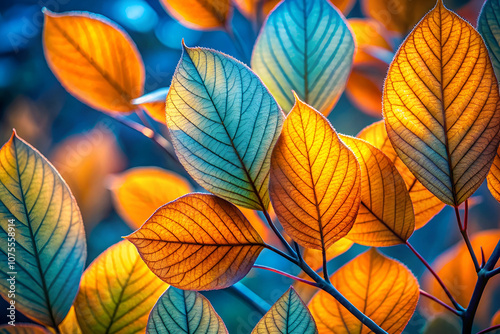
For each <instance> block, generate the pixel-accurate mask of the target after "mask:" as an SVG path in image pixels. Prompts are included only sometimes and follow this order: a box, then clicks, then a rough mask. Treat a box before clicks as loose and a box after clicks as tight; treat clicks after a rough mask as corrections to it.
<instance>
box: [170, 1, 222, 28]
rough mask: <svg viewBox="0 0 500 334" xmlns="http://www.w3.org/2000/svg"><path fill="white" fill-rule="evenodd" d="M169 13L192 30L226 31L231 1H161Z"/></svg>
mask: <svg viewBox="0 0 500 334" xmlns="http://www.w3.org/2000/svg"><path fill="white" fill-rule="evenodd" d="M161 3H162V5H163V7H164V8H165V9H166V10H167V12H168V13H169V14H170V15H171V16H172V17H173V18H175V19H176V20H177V21H179V22H181V23H182V24H183V25H185V26H186V27H189V28H191V29H200V30H205V29H217V28H221V29H224V28H225V26H226V24H227V23H228V21H229V17H230V15H231V1H230V0H161Z"/></svg>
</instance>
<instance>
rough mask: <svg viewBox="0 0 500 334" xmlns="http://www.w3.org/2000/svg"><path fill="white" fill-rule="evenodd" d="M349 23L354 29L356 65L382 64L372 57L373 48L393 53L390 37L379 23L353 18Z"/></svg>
mask: <svg viewBox="0 0 500 334" xmlns="http://www.w3.org/2000/svg"><path fill="white" fill-rule="evenodd" d="M347 22H348V23H349V26H350V27H351V29H352V32H353V36H354V39H355V41H356V45H357V50H356V53H355V54H354V61H353V64H354V65H360V64H366V63H368V64H371V63H378V62H380V60H379V59H377V58H375V57H373V55H371V50H372V48H373V47H378V48H382V49H384V50H386V51H388V52H392V46H391V39H390V35H389V33H388V32H387V30H385V29H384V28H383V27H382V26H381V25H380V23H379V22H377V21H375V20H371V19H360V18H352V19H348V20H347Z"/></svg>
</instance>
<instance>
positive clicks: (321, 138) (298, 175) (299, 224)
mask: <svg viewBox="0 0 500 334" xmlns="http://www.w3.org/2000/svg"><path fill="white" fill-rule="evenodd" d="M295 101H296V102H295V106H294V107H293V108H292V110H291V111H290V114H289V115H288V116H287V118H286V120H285V123H284V125H283V130H282V132H281V135H280V137H279V139H278V142H277V143H276V146H275V147H274V150H273V154H272V156H271V174H270V179H269V180H270V181H269V192H270V196H271V201H272V203H273V207H274V210H275V211H276V215H277V216H278V219H279V221H280V223H281V224H282V225H283V228H284V229H285V232H286V233H287V234H288V235H289V236H290V237H292V238H293V239H294V240H295V241H296V242H297V243H299V244H300V245H301V246H303V247H306V248H313V249H319V250H326V249H328V248H329V247H330V246H331V245H333V243H334V242H335V241H337V240H339V239H340V238H342V237H344V236H345V235H346V234H347V233H348V232H349V230H350V229H351V227H352V225H353V224H354V220H355V219H356V214H357V212H358V209H359V201H360V179H361V173H360V169H359V164H358V162H357V160H356V157H355V156H354V154H353V153H352V152H351V151H350V150H349V149H348V148H347V147H346V146H345V145H344V144H343V143H342V141H341V140H340V139H339V137H338V135H337V133H336V132H335V130H334V129H333V128H332V126H331V125H330V123H329V122H328V120H327V119H326V118H325V117H324V116H323V115H322V114H321V113H319V112H318V111H316V110H314V109H313V108H312V107H310V106H308V105H307V104H305V103H304V102H302V101H300V100H299V98H298V97H297V96H295Z"/></svg>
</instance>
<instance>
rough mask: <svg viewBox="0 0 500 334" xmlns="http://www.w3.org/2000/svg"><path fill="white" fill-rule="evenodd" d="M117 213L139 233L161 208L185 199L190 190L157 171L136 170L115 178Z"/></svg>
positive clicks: (171, 175)
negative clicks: (176, 200)
mask: <svg viewBox="0 0 500 334" xmlns="http://www.w3.org/2000/svg"><path fill="white" fill-rule="evenodd" d="M110 188H111V192H112V195H113V203H114V206H115V208H116V211H117V212H118V214H119V215H120V217H122V219H123V220H125V221H126V222H127V224H129V226H130V227H131V228H133V229H138V228H139V227H141V225H142V224H143V223H144V222H145V221H146V220H147V219H148V218H149V217H150V216H151V215H152V214H153V213H154V212H155V211H156V209H158V208H159V207H160V206H162V205H164V204H166V203H168V202H171V201H173V200H175V199H177V198H178V197H181V196H183V195H186V194H187V193H189V192H190V191H191V190H192V188H191V185H190V184H189V182H187V181H186V180H185V179H184V178H182V177H180V176H179V175H177V174H175V173H172V172H169V171H166V170H164V169H161V168H158V167H139V168H132V169H129V170H128V171H126V172H124V173H122V174H119V175H117V176H116V177H115V178H114V179H113V181H112V183H111V187H110Z"/></svg>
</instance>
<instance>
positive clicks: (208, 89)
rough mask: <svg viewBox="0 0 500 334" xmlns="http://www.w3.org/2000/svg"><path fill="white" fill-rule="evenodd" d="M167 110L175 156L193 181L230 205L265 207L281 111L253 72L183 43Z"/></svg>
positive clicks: (221, 55)
mask: <svg viewBox="0 0 500 334" xmlns="http://www.w3.org/2000/svg"><path fill="white" fill-rule="evenodd" d="M166 113H167V125H168V128H169V131H170V135H171V138H172V143H173V145H174V148H175V151H176V153H177V156H178V157H179V160H180V162H181V163H182V165H183V166H184V168H185V169H186V170H187V172H188V173H189V174H190V175H191V176H192V177H193V179H194V180H195V181H196V182H198V183H199V184H200V185H201V186H202V187H204V188H205V189H207V190H208V191H210V192H212V193H214V194H215V195H217V196H219V197H222V198H224V199H226V200H228V201H230V202H232V203H233V204H236V205H240V206H243V207H246V208H249V209H255V210H263V209H266V208H267V206H268V205H269V193H268V189H267V184H268V180H269V167H270V160H271V152H272V148H273V147H274V144H275V143H276V140H277V139H278V136H279V134H280V132H281V127H282V125H283V121H284V116H283V113H282V111H281V109H280V108H279V106H278V104H277V103H276V101H275V100H274V98H273V97H272V96H271V94H270V93H269V91H268V90H267V88H266V87H265V86H264V85H263V84H262V82H261V81H260V79H259V78H258V77H257V75H255V74H254V73H253V72H252V71H251V70H250V69H249V68H248V67H247V66H245V65H244V64H242V63H240V62H239V61H237V60H235V59H233V58H231V57H229V56H226V55H224V54H222V53H219V52H216V51H212V50H208V49H203V48H188V47H184V52H183V54H182V58H181V61H180V63H179V65H178V67H177V70H176V71H175V74H174V77H173V79H172V84H171V86H170V91H169V93H168V96H167V108H166Z"/></svg>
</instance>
